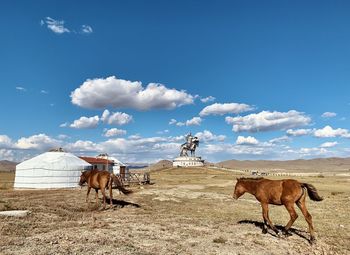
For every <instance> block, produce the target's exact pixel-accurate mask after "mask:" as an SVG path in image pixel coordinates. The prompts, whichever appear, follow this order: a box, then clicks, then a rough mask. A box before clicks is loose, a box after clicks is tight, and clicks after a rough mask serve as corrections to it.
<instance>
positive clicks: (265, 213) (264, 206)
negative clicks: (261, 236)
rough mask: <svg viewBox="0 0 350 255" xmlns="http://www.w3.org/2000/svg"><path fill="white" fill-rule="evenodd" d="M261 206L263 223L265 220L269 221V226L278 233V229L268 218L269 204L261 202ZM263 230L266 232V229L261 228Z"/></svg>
mask: <svg viewBox="0 0 350 255" xmlns="http://www.w3.org/2000/svg"><path fill="white" fill-rule="evenodd" d="M261 207H262V214H263V218H264V224H266V221H267V222H268V223H269V225H270V228H271V229H272V230H273V231H275V233H276V234H278V229H277V228H276V227H275V226H274V225H273V224H272V221H271V220H270V218H269V204H268V203H261ZM264 231H266V232H267V229H266V230H264V229H263V233H264Z"/></svg>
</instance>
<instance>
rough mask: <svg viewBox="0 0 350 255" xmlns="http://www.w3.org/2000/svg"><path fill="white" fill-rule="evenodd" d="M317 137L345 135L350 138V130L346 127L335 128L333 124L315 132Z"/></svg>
mask: <svg viewBox="0 0 350 255" xmlns="http://www.w3.org/2000/svg"><path fill="white" fill-rule="evenodd" d="M314 136H315V137H345V138H350V133H349V130H347V129H344V128H337V129H333V128H332V127H331V126H325V127H324V128H322V129H317V130H315V132H314Z"/></svg>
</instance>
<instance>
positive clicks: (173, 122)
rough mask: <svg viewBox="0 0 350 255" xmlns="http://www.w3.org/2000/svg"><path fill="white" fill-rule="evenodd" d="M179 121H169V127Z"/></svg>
mask: <svg viewBox="0 0 350 255" xmlns="http://www.w3.org/2000/svg"><path fill="white" fill-rule="evenodd" d="M176 122H177V120H176V119H171V120H170V121H169V125H173V124H176Z"/></svg>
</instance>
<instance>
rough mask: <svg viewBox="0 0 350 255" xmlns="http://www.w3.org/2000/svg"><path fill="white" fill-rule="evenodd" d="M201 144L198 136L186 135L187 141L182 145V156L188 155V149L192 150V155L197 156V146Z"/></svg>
mask: <svg viewBox="0 0 350 255" xmlns="http://www.w3.org/2000/svg"><path fill="white" fill-rule="evenodd" d="M198 146H199V139H198V137H197V136H192V135H191V134H189V135H187V136H186V142H185V143H184V144H182V145H181V149H180V157H188V153H187V152H188V151H190V152H191V157H194V156H195V152H196V148H197V147H198Z"/></svg>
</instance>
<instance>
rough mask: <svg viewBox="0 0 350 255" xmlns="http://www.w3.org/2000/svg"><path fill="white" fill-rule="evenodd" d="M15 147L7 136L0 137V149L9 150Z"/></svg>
mask: <svg viewBox="0 0 350 255" xmlns="http://www.w3.org/2000/svg"><path fill="white" fill-rule="evenodd" d="M12 147H13V143H12V140H11V138H10V137H8V136H7V135H0V148H2V149H4V148H6V149H9V148H12Z"/></svg>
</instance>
